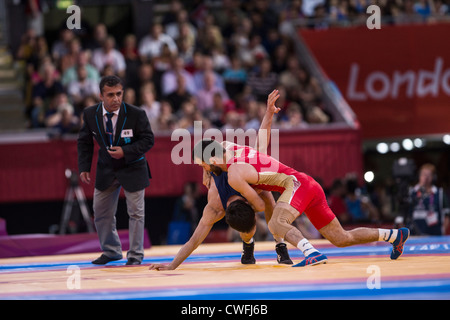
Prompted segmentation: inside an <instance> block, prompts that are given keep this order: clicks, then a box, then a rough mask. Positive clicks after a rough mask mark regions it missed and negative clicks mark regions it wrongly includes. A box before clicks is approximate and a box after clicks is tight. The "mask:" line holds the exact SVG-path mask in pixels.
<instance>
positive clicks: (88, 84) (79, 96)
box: [67, 65, 100, 106]
mask: <svg viewBox="0 0 450 320" xmlns="http://www.w3.org/2000/svg"><path fill="white" fill-rule="evenodd" d="M67 93H68V95H69V98H70V100H71V101H72V102H73V104H74V105H76V106H79V105H81V104H82V102H83V101H84V99H86V98H87V97H88V96H92V95H98V94H100V90H99V88H98V82H96V81H94V80H92V79H89V78H88V72H87V67H86V66H85V65H78V66H77V80H75V81H72V82H70V83H69V85H68V86H67Z"/></svg>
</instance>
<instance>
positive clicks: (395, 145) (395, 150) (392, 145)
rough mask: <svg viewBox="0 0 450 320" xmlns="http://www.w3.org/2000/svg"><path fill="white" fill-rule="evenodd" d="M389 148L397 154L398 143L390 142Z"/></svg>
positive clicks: (398, 149)
mask: <svg viewBox="0 0 450 320" xmlns="http://www.w3.org/2000/svg"><path fill="white" fill-rule="evenodd" d="M389 148H390V149H391V151H392V152H398V151H400V143H398V142H392V143H391V145H390V146H389Z"/></svg>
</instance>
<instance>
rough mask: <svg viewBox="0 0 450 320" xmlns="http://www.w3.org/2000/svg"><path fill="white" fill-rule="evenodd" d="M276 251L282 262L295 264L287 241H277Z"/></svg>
mask: <svg viewBox="0 0 450 320" xmlns="http://www.w3.org/2000/svg"><path fill="white" fill-rule="evenodd" d="M275 251H276V252H277V261H278V263H280V264H294V263H293V262H292V260H291V258H290V257H289V252H288V249H287V247H286V243H277V245H276V246H275Z"/></svg>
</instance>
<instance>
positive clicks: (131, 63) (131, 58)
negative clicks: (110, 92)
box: [120, 34, 141, 88]
mask: <svg viewBox="0 0 450 320" xmlns="http://www.w3.org/2000/svg"><path fill="white" fill-rule="evenodd" d="M120 53H121V54H122V55H123V57H124V59H125V65H126V68H125V86H127V87H131V88H136V87H138V86H139V79H138V72H139V66H140V64H141V61H140V59H139V54H138V50H137V39H136V36H135V35H134V34H127V35H126V36H125V38H124V40H123V46H122V48H121V49H120Z"/></svg>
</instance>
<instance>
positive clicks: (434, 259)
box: [0, 236, 450, 300]
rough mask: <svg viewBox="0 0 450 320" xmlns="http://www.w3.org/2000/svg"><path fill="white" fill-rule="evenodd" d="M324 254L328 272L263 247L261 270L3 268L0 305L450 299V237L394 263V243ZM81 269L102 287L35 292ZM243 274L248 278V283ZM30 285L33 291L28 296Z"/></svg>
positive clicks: (235, 259)
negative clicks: (288, 262) (281, 260)
mask: <svg viewBox="0 0 450 320" xmlns="http://www.w3.org/2000/svg"><path fill="white" fill-rule="evenodd" d="M316 248H317V249H319V250H320V251H321V252H322V253H324V254H326V255H327V256H328V259H329V261H328V263H327V264H326V265H320V266H313V267H306V268H290V267H289V266H279V265H276V264H275V263H273V261H275V259H276V254H275V251H274V250H269V251H258V243H256V246H255V250H256V251H255V258H256V261H257V264H256V265H255V266H248V267H247V266H242V265H240V257H241V252H240V251H238V250H237V251H236V252H226V253H220V252H216V253H214V252H213V253H208V254H195V253H194V254H193V255H191V256H190V257H189V258H188V259H187V260H186V261H185V262H184V263H183V264H182V265H181V266H180V268H178V269H177V270H175V271H164V272H163V271H160V272H156V271H149V270H148V266H146V265H148V264H150V263H168V262H170V261H172V258H173V256H150V257H146V258H145V259H144V261H143V265H141V266H139V267H137V268H135V269H132V268H131V267H128V268H124V266H123V265H124V262H125V261H126V260H120V261H115V262H112V263H109V264H108V265H107V266H100V267H99V266H94V265H92V264H91V263H90V261H52V262H44V261H43V262H35V263H29V264H26V263H3V264H2V265H0V299H45V300H47V299H76V300H78V299H80V300H86V299H88V300H89V299H95V300H98V299H100V300H109V299H164V300H171V299H176V300H179V299H189V300H203V299H206V300H241V299H245V300H247V299H255V300H267V299H269V300H272V299H389V300H390V299H426V300H428V299H431V300H436V299H450V236H444V237H423V238H410V239H409V240H408V241H407V243H406V245H405V249H404V253H403V256H402V257H401V258H400V259H399V260H398V261H391V260H390V259H389V254H390V251H391V248H392V246H391V245H390V244H387V243H376V244H369V245H358V246H353V247H347V248H337V247H334V246H331V245H329V244H327V245H320V244H319V245H316ZM150 251H151V249H150ZM290 255H291V258H292V259H293V260H295V261H297V260H301V259H302V258H303V255H302V254H301V252H300V251H298V250H294V249H291V250H290ZM59 257H61V256H59ZM2 261H3V262H5V261H7V259H4V260H2ZM2 261H0V263H2ZM74 265H75V266H76V267H77V268H79V270H80V274H81V277H82V281H87V280H89V277H91V279H90V280H92V281H94V282H95V281H96V280H98V285H97V286H96V287H94V288H83V287H81V289H79V290H64V289H55V288H49V289H48V290H39V289H38V290H35V289H36V288H34V287H33V283H39V282H43V283H45V282H46V281H47V282H48V283H50V282H51V281H56V282H57V281H61V279H60V278H62V280H64V281H65V280H66V279H67V277H68V276H67V272H68V271H67V272H66V270H69V269H68V268H69V267H70V266H74ZM371 266H375V268H378V269H379V271H380V272H379V273H380V274H379V281H378V282H377V281H373V279H371V273H370V272H369V271H370V270H372V269H369V267H371ZM361 267H363V268H366V269H367V270H369V271H368V272H367V275H362V276H361V275H359V276H358V275H356V274H355V275H353V274H352V272H353V271H352V270H359V269H357V268H361ZM251 268H253V269H251ZM402 268H404V272H402V270H401V269H402ZM399 269H400V270H399ZM364 270H365V269H364ZM375 270H376V269H375ZM245 272H247V273H245ZM249 272H250V273H249ZM206 273H207V274H208V276H210V277H212V279H213V280H212V281H215V279H217V280H218V281H219V280H220V278H221V277H226V276H228V277H230V276H231V277H236V279H238V278H239V281H237V280H236V281H235V282H234V281H230V282H229V283H228V282H227V283H220V281H219V282H218V283H217V284H215V283H204V282H201V281H199V282H195V281H193V279H194V280H195V277H198V279H199V280H201V277H202V276H203V275H204V274H206ZM286 273H288V274H289V277H288V279H285V278H283V277H282V275H283V274H286ZM346 273H348V275H345V274H346ZM243 274H244V279H241V278H242V275H243ZM247 274H250V275H251V277H257V276H261V281H251V280H252V279H250V275H249V276H247ZM272 275H273V276H272ZM333 275H334V276H333ZM374 275H375V274H374ZM111 276H114V277H111ZM152 277H153V278H154V279H153V280H152ZM158 277H167V279H168V280H167V281H169V279H170V281H172V278H173V279H182V278H181V277H186V278H190V279H189V280H190V282H188V283H183V284H181V285H177V284H173V283H171V284H170V285H169V284H167V286H166V285H165V284H164V282H161V284H158V285H156V286H155V285H154V282H155V281H156V280H155V279H157V278H158ZM177 277H179V278H177ZM36 279H38V280H36ZM52 279H53V280H52ZM55 279H56V280H55ZM58 279H59V280H58ZM137 279H142V281H148V286H145V285H144V286H142V285H139V286H136V285H133V283H135V281H136V280H137ZM231 279H233V278H231ZM105 281H106V282H107V283H108V284H109V282H111V283H113V282H114V281H116V282H117V283H118V284H120V285H117V286H114V285H112V286H111V285H108V286H107V287H104V288H103V287H102V286H103V282H105ZM158 281H159V280H158ZM186 281H187V280H186ZM128 283H130V284H129V285H128ZM24 286H25V287H27V288H29V290H23V288H24Z"/></svg>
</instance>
